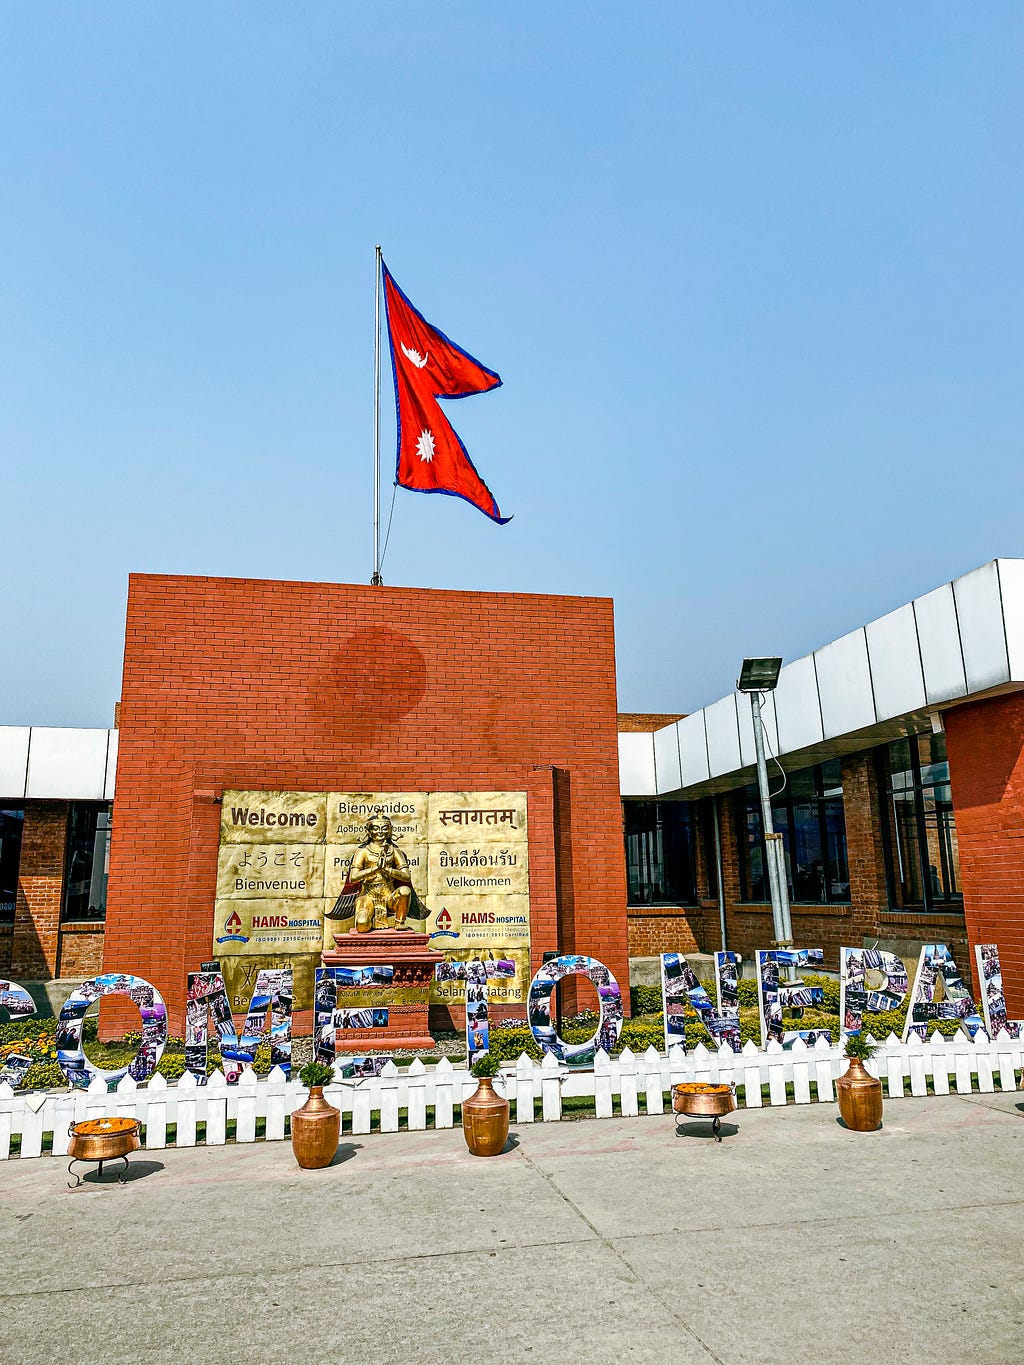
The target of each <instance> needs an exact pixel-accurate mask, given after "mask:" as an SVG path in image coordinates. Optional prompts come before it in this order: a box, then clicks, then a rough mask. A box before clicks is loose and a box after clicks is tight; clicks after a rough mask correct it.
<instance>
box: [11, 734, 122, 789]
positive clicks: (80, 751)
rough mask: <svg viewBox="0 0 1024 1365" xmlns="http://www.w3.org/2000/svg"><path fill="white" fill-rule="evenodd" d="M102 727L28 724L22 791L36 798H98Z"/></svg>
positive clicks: (102, 774) (102, 776)
mask: <svg viewBox="0 0 1024 1365" xmlns="http://www.w3.org/2000/svg"><path fill="white" fill-rule="evenodd" d="M106 773H107V731H106V730H59V729H52V730H51V729H48V728H40V727H38V726H33V727H32V735H31V738H30V740H29V747H28V782H27V785H26V791H25V795H26V796H27V797H29V798H35V799H36V800H58V799H60V800H65V801H102V800H103V792H104V787H105V783H106Z"/></svg>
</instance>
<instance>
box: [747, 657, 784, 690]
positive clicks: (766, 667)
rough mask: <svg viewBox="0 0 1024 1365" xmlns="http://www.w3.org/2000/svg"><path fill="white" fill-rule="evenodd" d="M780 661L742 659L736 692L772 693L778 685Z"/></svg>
mask: <svg viewBox="0 0 1024 1365" xmlns="http://www.w3.org/2000/svg"><path fill="white" fill-rule="evenodd" d="M781 667H782V660H781V659H744V660H743V667H742V668H741V669H740V679H739V682H738V683H737V684H736V690H737V691H738V692H774V691H775V689H776V687H777V686H778V683H779V669H781Z"/></svg>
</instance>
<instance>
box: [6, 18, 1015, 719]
mask: <svg viewBox="0 0 1024 1365" xmlns="http://www.w3.org/2000/svg"><path fill="white" fill-rule="evenodd" d="M1022 38H1024V9H1022V8H1021V7H1020V5H1019V4H994V3H993V4H989V3H979V4H973V5H953V4H926V3H922V4H915V5H902V6H894V5H887V6H881V5H879V6H863V5H858V6H852V5H846V4H839V3H833V4H818V5H808V4H806V3H803V2H801V3H798V4H782V3H777V4H761V3H758V4H748V5H744V4H731V5H728V6H723V5H712V4H710V3H709V4H703V5H694V4H680V3H678V0H674V2H673V3H651V2H650V0H648V2H647V3H645V4H643V5H623V4H618V3H617V4H594V3H587V4H575V3H563V4H557V5H551V4H516V5H508V6H496V5H468V4H461V5H457V6H456V5H445V4H441V5H438V4H431V5H427V4H417V3H412V0H409V2H408V3H401V4H385V3H381V2H380V0H375V3H366V4H358V5H357V4H344V5H343V4H338V3H335V2H334V0H332V2H331V3H325V4H314V3H303V2H302V0H294V2H293V3H288V4H266V3H252V2H251V0H248V2H247V3H245V4H227V3H218V4H216V5H209V4H205V3H204V4H187V3H177V4H174V5H138V4H113V3H104V4H102V5H81V4H73V5H71V4H69V5H57V4H37V3H30V2H29V0H24V2H23V3H20V4H19V3H13V2H12V3H9V4H7V5H5V6H4V7H3V9H2V10H0V460H2V481H0V512H2V520H0V524H2V527H3V563H4V578H5V591H4V595H3V597H4V600H3V606H2V611H0V617H2V621H3V644H4V649H3V654H4V660H5V666H4V669H3V680H2V683H0V723H5V724H30V723H32V724H51V725H62V724H67V725H103V724H107V723H109V721H110V716H111V708H112V706H113V703H114V701H115V700H116V699H117V696H118V692H119V681H120V667H121V648H122V639H123V611H124V600H125V592H126V584H127V575H128V573H129V571H131V570H143V571H150V572H185V573H200V574H230V575H244V576H265V577H270V578H302V579H314V580H336V581H354V582H365V581H366V580H367V579H368V577H369V574H370V570H371V567H372V566H371V534H370V504H371V472H370V471H371V391H372V342H373V337H372V308H373V247H374V243H375V242H377V241H380V242H382V243H383V245H384V250H385V257H386V259H387V260H388V263H389V264H390V266H391V268H392V270H393V271H394V273H395V276H396V278H397V280H398V281H399V283H400V284H401V285H402V286H403V288H404V289H405V290H406V291H407V293H408V294H409V295H410V296H411V298H412V299H413V301H414V302H415V303H416V304H417V306H418V307H420V309H421V310H422V311H423V312H424V313H425V314H426V316H427V317H428V318H429V319H430V320H431V321H432V322H434V323H436V324H437V325H438V326H440V327H441V328H442V329H443V330H444V331H446V332H447V333H448V335H450V336H451V337H453V338H454V339H455V340H457V341H458V342H460V343H461V344H462V345H463V346H465V347H466V348H467V349H468V350H470V351H471V352H472V353H473V354H474V355H476V356H477V357H478V358H479V359H480V360H482V361H483V362H484V363H485V364H486V365H488V366H490V367H492V368H494V369H496V370H498V371H499V373H500V374H501V375H502V378H503V380H504V387H503V388H501V389H499V390H498V391H496V392H494V393H491V394H487V395H483V396H480V397H476V398H471V399H467V400H465V401H463V402H460V403H455V404H452V405H451V406H450V408H449V412H450V415H452V417H453V420H454V421H455V424H456V426H457V428H458V430H459V431H460V433H461V434H462V436H463V439H464V440H465V441H466V443H467V444H468V446H469V449H470V451H471V453H472V454H473V456H474V458H475V461H476V463H477V466H478V468H479V469H480V471H481V473H482V474H483V476H484V478H485V479H486V480H487V481H488V483H489V484H490V486H491V488H492V490H493V491H494V494H495V496H496V497H497V499H498V502H499V504H500V506H501V508H502V511H503V512H506V513H509V512H511V513H514V520H513V521H512V522H511V524H510V525H508V526H506V527H498V526H495V525H493V524H492V523H491V522H489V521H488V520H487V519H486V518H484V517H483V516H481V515H480V514H479V513H478V512H475V511H474V510H473V509H472V508H470V507H468V506H467V505H466V504H464V503H461V502H459V501H457V500H454V499H449V498H436V497H435V498H430V497H423V496H422V495H416V494H413V493H408V492H405V491H402V490H400V491H399V493H398V500H397V505H396V512H395V521H394V529H393V531H392V538H391V545H390V548H389V551H388V557H387V561H386V563H385V569H384V577H385V580H386V581H387V582H388V583H390V584H412V585H423V586H438V587H445V588H485V589H515V590H520V591H522V590H530V591H533V590H536V591H551V592H568V593H597V594H609V595H611V596H613V597H614V598H615V603H616V623H617V635H618V658H619V705H620V708H621V709H623V710H665V711H671V710H690V709H693V708H695V707H697V706H699V705H701V704H703V703H705V702H707V701H711V700H713V699H714V698H715V697H717V696H719V695H721V694H722V693H723V692H724V691H726V690H728V688H729V686H730V685H731V683H732V680H733V679H734V677H735V675H736V669H737V665H738V662H739V660H740V659H741V657H742V656H743V655H744V654H745V653H750V652H759V651H772V652H774V651H778V652H779V653H781V654H784V655H785V656H787V657H790V658H792V657H795V656H797V655H799V654H802V653H805V652H806V651H807V650H809V649H811V648H813V647H814V646H816V645H818V644H821V643H824V642H825V641H827V640H829V639H832V638H834V637H835V636H837V635H839V634H841V633H842V632H844V631H846V630H848V629H851V628H853V627H855V626H858V625H860V624H862V623H863V622H865V621H867V620H869V619H871V618H872V617H874V616H876V615H879V614H881V613H883V612H885V611H887V610H889V609H890V608H892V607H895V606H898V605H899V604H900V603H902V602H904V601H907V600H909V598H910V597H911V596H913V595H914V594H916V593H919V592H921V591H925V590H927V589H929V588H931V587H934V586H936V585H937V584H938V583H940V582H943V581H945V580H946V579H948V578H950V577H952V576H954V575H956V574H958V573H961V572H964V571H965V570H967V569H970V568H973V567H974V566H976V565H977V564H979V563H982V562H983V561H985V560H987V559H990V558H992V557H993V556H995V555H1016V554H1022V553H1024V527H1022V492H1024V461H1022V459H1021V453H1022V450H1021V448H1022V432H1024V423H1022V415H1024V414H1022V406H1024V404H1022V383H1021V380H1022V366H1021V354H1022V352H1021V342H1022V335H1021V333H1022V317H1024V307H1022V305H1024V297H1022V293H1024V290H1022V281H1021V243H1022V240H1024V231H1022V229H1024V223H1022V204H1024V190H1022V183H1024V181H1022V170H1024V167H1022V147H1024V139H1022V135H1021V134H1022V130H1024V89H1022V80H1021V72H1022V70H1024V42H1022ZM386 380H387V383H388V384H390V379H389V377H387V376H386ZM384 406H385V416H386V419H387V420H386V425H385V507H386V506H387V498H388V497H389V496H390V486H389V483H390V478H391V471H392V469H393V458H394V456H393V414H392V410H391V403H390V399H389V396H388V390H387V389H386V390H385V405H384ZM253 628H254V631H258V628H259V623H258V622H254V624H253Z"/></svg>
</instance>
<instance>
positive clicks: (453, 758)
mask: <svg viewBox="0 0 1024 1365" xmlns="http://www.w3.org/2000/svg"><path fill="white" fill-rule="evenodd" d="M739 662H740V661H739V660H737V668H738V666H739ZM614 679H615V673H614V645H613V627H612V608H611V603H610V602H608V601H607V600H604V599H593V598H573V597H555V596H541V595H534V594H496V593H448V592H440V591H430V590H409V589H390V588H367V587H356V586H346V585H323V584H297V583H277V582H273V583H272V582H262V581H258V580H225V579H204V578H181V577H164V576H150V575H136V576H133V577H132V579H131V584H130V594H129V608H128V620H127V629H126V650H125V670H124V681H123V689H122V695H121V699H120V705H119V716H118V724H117V727H116V728H111V729H106V730H103V729H98V730H61V729H51V728H45V727H31V728H30V727H16V726H0V976H10V977H11V978H13V979H15V980H23V981H47V980H51V979H68V980H79V979H82V978H83V977H85V976H88V975H90V974H93V973H95V972H97V971H99V970H101V969H106V970H119V971H133V972H135V973H136V974H137V975H141V976H144V977H146V978H147V979H148V980H151V981H153V983H154V984H155V985H157V987H158V988H159V989H160V990H161V991H162V992H163V993H164V995H165V997H166V999H167V1002H168V1007H169V1011H170V1014H171V1020H172V1027H174V1026H175V1023H176V1021H177V1022H178V1023H179V1025H180V1018H179V1016H180V1008H181V1003H182V1000H183V990H184V980H185V973H186V972H187V971H188V970H195V969H197V968H198V967H199V965H200V962H201V961H202V960H204V959H208V958H218V960H222V961H227V960H228V959H229V958H234V959H237V960H236V961H235V962H234V965H235V966H236V967H237V968H238V969H239V971H242V969H244V968H247V969H250V975H251V969H252V968H253V966H254V965H255V964H257V963H260V962H265V963H270V962H271V961H281V960H287V961H289V962H291V963H292V965H293V967H294V968H295V970H296V971H297V973H298V976H299V977H300V978H301V977H302V975H303V973H304V972H305V973H306V974H307V975H308V976H309V977H310V979H311V971H312V966H313V964H314V963H315V961H316V960H318V951H319V946H318V941H317V940H318V935H319V934H320V933H322V925H323V915H324V913H325V912H326V913H328V914H330V913H331V909H332V906H333V905H335V903H336V902H337V897H338V895H339V894H340V893H341V892H342V891H343V890H344V881H345V871H344V869H345V867H346V866H347V862H346V859H350V858H351V855H352V850H353V848H354V847H355V846H356V844H357V842H358V838H359V837H360V835H359V830H358V828H357V827H358V826H359V824H360V822H361V821H362V819H363V817H364V816H365V814H366V811H365V810H364V809H363V807H367V808H369V807H370V806H376V807H378V808H383V807H384V806H387V808H388V809H389V810H390V811H392V812H393V813H394V819H395V823H396V829H398V830H399V831H401V830H405V831H406V837H407V839H408V841H409V847H410V848H412V847H413V846H418V841H422V847H423V857H422V860H421V862H422V866H417V868H416V869H415V870H414V874H413V886H414V888H415V889H416V890H417V892H418V894H419V897H420V900H421V902H422V906H423V911H424V913H427V912H428V911H429V913H430V914H431V915H432V916H433V918H432V919H430V920H429V923H426V922H425V924H424V927H425V929H426V931H427V932H428V933H430V934H431V945H432V946H433V947H442V948H444V949H446V950H449V949H450V950H451V951H452V952H453V953H454V955H455V956H458V955H459V953H462V954H464V955H465V954H470V955H471V954H473V953H478V952H483V953H485V954H489V955H492V956H494V955H496V956H497V957H498V958H499V959H500V960H502V961H503V962H505V961H509V962H514V963H515V971H516V977H515V982H516V985H515V987H514V988H512V987H510V989H509V990H508V992H507V993H506V997H505V1000H506V1003H505V1006H504V1007H503V1008H501V1009H499V1010H498V1011H497V1013H498V1014H500V1013H506V1014H508V1013H511V1014H522V1013H524V1007H523V1006H522V1001H521V999H520V998H519V996H518V995H517V990H520V987H521V984H522V981H523V980H525V979H527V977H528V974H529V972H531V971H532V970H535V969H536V967H537V966H538V965H539V964H540V962H541V961H542V960H543V957H544V954H545V953H551V952H558V951H561V952H583V953H588V954H590V955H592V956H595V957H598V958H600V959H601V960H602V961H604V962H605V963H607V965H608V966H609V967H610V968H611V969H612V971H613V973H614V974H615V975H616V976H617V977H618V978H619V980H620V981H622V982H625V981H626V980H628V971H629V968H628V958H630V957H633V958H636V957H648V956H652V955H654V954H657V953H660V952H663V951H683V952H711V951H714V950H716V949H718V948H719V947H721V946H723V944H725V945H726V946H728V947H729V948H731V949H734V950H738V951H739V952H741V953H743V954H744V955H749V954H750V953H752V952H753V950H754V949H756V948H759V947H767V946H769V945H770V944H771V942H772V939H773V928H772V915H771V907H770V904H769V899H768V891H767V886H766V878H765V867H766V860H765V845H764V840H763V837H762V831H761V817H760V807H759V802H758V797H757V790H756V785H755V773H754V731H753V720H752V712H751V707H750V701H749V698H748V696H746V695H744V694H741V693H737V692H729V693H727V694H726V695H724V696H723V697H722V698H721V699H720V700H719V701H716V702H714V703H713V704H711V705H709V706H706V707H704V708H703V709H702V710H700V711H697V712H694V713H692V714H689V715H676V716H651V715H642V716H638V715H617V713H616V703H615V681H614ZM761 716H762V721H763V724H764V736H765V742H766V748H767V750H768V752H769V755H770V759H769V775H770V780H771V786H772V790H773V792H774V796H773V820H774V823H775V827H776V829H777V830H779V831H781V833H782V836H783V841H784V847H785V855H786V858H785V861H786V871H787V878H788V882H789V892H790V898H791V902H792V920H793V932H794V940H795V942H796V943H797V944H798V945H799V946H807V947H816V946H820V947H822V948H823V949H824V951H825V963H826V966H827V967H830V968H832V969H835V968H836V967H837V965H838V950H839V948H840V947H841V946H842V945H862V944H867V945H872V946H873V945H876V944H877V945H879V946H881V947H886V948H890V949H891V950H892V951H895V952H898V953H900V954H901V955H903V956H906V957H916V955H917V952H918V949H919V947H920V945H921V944H923V943H929V942H944V943H947V944H949V946H950V947H951V949H952V950H953V951H954V953H955V955H956V956H957V958H958V961H959V963H960V966H961V968H962V970H963V972H964V975H965V976H966V975H967V974H968V973H969V972H973V961H972V956H973V955H972V954H971V952H970V949H971V948H972V947H973V945H974V944H975V943H979V942H992V943H996V944H998V946H999V950H1000V956H1001V960H1002V965H1003V974H1004V982H1005V987H1006V996H1007V1005H1008V1008H1009V1010H1010V1013H1011V1015H1012V1014H1024V560H1012V559H1000V560H994V561H992V562H990V563H989V564H986V565H984V566H983V567H982V568H979V569H977V570H975V571H974V572H972V573H969V574H967V575H965V576H963V577H961V578H959V579H956V580H955V581H953V582H951V583H947V584H945V585H943V586H941V587H939V588H936V589H935V590H934V591H933V592H929V593H927V594H925V595H924V596H922V597H919V598H916V599H915V600H914V601H912V602H908V603H907V604H906V605H905V606H902V607H900V608H899V609H897V610H896V611H893V612H891V613H889V614H888V615H886V616H884V617H882V618H880V619H879V620H876V621H873V622H871V623H870V624H868V625H866V626H864V627H862V628H861V629H859V630H856V631H853V632H851V633H849V634H846V635H844V636H842V637H841V638H840V639H837V640H834V641H832V642H831V643H828V644H824V645H823V646H822V647H821V648H819V649H817V650H815V651H814V653H812V654H809V655H807V656H806V657H805V658H802V659H797V660H795V661H792V662H788V663H786V664H785V666H784V667H783V669H782V672H781V675H780V677H779V681H778V686H777V688H776V689H775V690H774V691H773V692H772V693H770V694H768V695H767V696H766V698H765V704H764V706H763V709H762V711H761ZM225 794H227V796H226V797H225ZM254 794H255V795H256V796H260V795H262V796H263V797H265V798H266V799H265V800H263V801H262V803H260V802H257V803H255V804H254V803H253V802H252V800H251V799H250V800H249V804H248V805H246V804H245V800H244V799H243V798H252V797H253V795H254ZM225 800H226V802H227V805H225ZM296 801H299V802H300V803H301V802H305V805H302V806H301V809H300V806H299V805H296ZM275 802H276V803H277V804H276V805H275ZM282 803H283V804H282ZM257 805H258V806H259V810H260V811H261V812H262V814H258V813H257V810H256V807H257ZM240 810H244V811H245V815H244V817H242V816H238V815H237V812H238V811H240ZM231 812H235V814H234V815H232V814H231ZM275 812H276V813H275ZM285 812H291V813H290V814H288V815H287V818H288V819H290V820H292V822H293V825H292V827H291V828H290V829H288V830H287V831H284V830H283V828H282V830H277V829H276V828H275V827H274V825H273V823H271V825H269V826H268V825H266V824H262V825H260V826H259V827H258V828H257V827H255V826H253V827H252V828H250V827H249V826H248V823H247V822H248V821H249V819H250V818H251V817H252V816H253V815H255V818H256V820H263V821H268V820H269V821H275V820H277V819H280V820H281V821H282V826H283V824H284V820H285V818H286V816H285V814H284V813H285ZM296 812H298V814H297V813H296ZM346 812H348V814H347V815H346ZM300 815H301V818H302V820H303V821H307V820H308V821H310V822H312V823H311V824H310V825H309V829H311V830H313V831H314V832H313V833H309V834H307V833H302V834H301V837H293V836H294V835H295V828H294V822H295V821H296V820H298V819H299V818H300ZM232 819H235V821H236V824H239V825H240V826H241V828H240V829H237V828H236V829H232V827H231V820H232ZM317 820H319V821H320V822H321V824H320V825H319V826H318V825H317V824H316V821H317ZM402 821H405V822H406V823H405V824H402ZM261 858H263V859H264V863H265V866H266V868H267V869H271V870H267V871H265V872H260V871H259V870H258V869H257V868H256V864H257V863H258V862H259V860H260V859H261ZM278 861H280V862H281V867H282V869H283V871H280V872H278V873H276V874H275V873H274V872H273V871H272V869H273V866H274V864H275V863H276V862H278ZM332 865H333V868H334V870H333V872H332ZM241 869H244V873H241V875H239V874H240V872H241ZM290 869H293V870H294V872H293V873H292V874H291V875H290V879H289V877H287V876H286V875H285V874H286V873H288V872H289V871H290ZM332 877H333V880H332ZM300 882H301V883H302V886H301V887H300ZM236 888H239V889H237V890H236ZM250 888H254V889H253V890H250ZM297 888H298V889H297ZM291 896H297V897H298V900H295V901H291V900H289V897H291ZM338 903H340V902H338ZM503 909H504V910H507V909H511V910H512V911H513V912H516V911H520V912H521V913H510V914H504V913H502V910H503ZM439 914H441V915H443V918H442V919H441V920H440V922H438V919H437V916H438V915H439ZM318 915H319V917H320V919H319V923H320V928H317V926H316V923H315V922H316V920H317V916H318ZM453 916H454V918H453ZM239 925H241V931H240V932H234V931H235V930H238V929H239ZM296 925H298V926H304V927H300V928H295V927H294V926H296ZM453 925H454V927H453ZM277 926H280V933H279V934H278V937H277V938H276V939H275V934H276V933H277V932H278V928H277ZM243 975H244V974H243ZM240 979H242V978H240ZM244 979H245V980H248V979H249V978H248V977H245V978H244ZM520 994H521V991H520ZM300 995H301V991H300V989H299V988H298V987H297V999H296V1004H297V1005H298V1006H299V1008H300V1009H301V1008H302V1001H301V999H300V998H299V996H300ZM243 1007H244V1006H243ZM456 1017H457V1011H455V1010H453V1009H451V1008H450V1007H448V1005H447V1002H446V1000H445V999H444V998H443V997H442V998H440V999H438V1000H437V1001H435V1009H434V1011H433V1013H432V1018H434V1020H435V1022H437V1023H440V1022H444V1021H445V1020H446V1018H453V1019H454V1018H456Z"/></svg>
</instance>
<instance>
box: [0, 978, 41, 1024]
mask: <svg viewBox="0 0 1024 1365" xmlns="http://www.w3.org/2000/svg"><path fill="white" fill-rule="evenodd" d="M0 1010H6V1011H7V1017H8V1019H9V1020H10V1021H11V1023H12V1024H16V1023H17V1022H18V1020H19V1019H27V1018H28V1017H29V1016H30V1015H32V1014H35V1012H36V1003H35V1001H34V1000H33V999H32V997H31V996H30V995H29V993H28V991H27V990H26V989H25V987H24V986H19V984H18V983H17V981H0Z"/></svg>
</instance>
